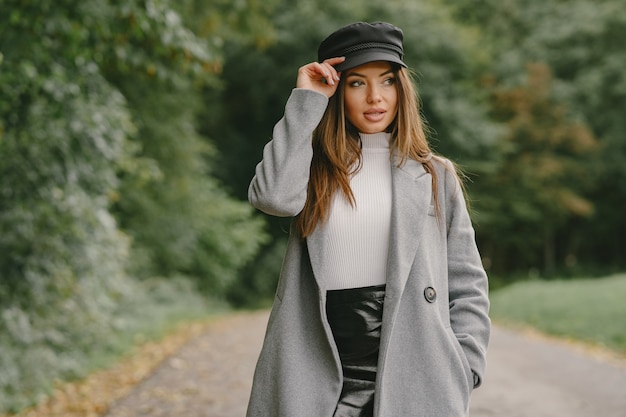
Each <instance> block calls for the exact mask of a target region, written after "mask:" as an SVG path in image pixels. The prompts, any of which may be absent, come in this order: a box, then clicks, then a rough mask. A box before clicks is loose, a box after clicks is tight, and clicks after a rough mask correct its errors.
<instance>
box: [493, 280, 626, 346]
mask: <svg viewBox="0 0 626 417" xmlns="http://www.w3.org/2000/svg"><path fill="white" fill-rule="evenodd" d="M625 293H626V275H613V276H609V277H606V278H594V279H584V280H583V279H581V280H555V281H530V282H518V283H516V284H513V285H510V286H508V287H505V288H502V289H500V290H498V291H496V292H495V293H493V294H492V295H491V316H492V317H493V318H494V319H495V320H496V321H499V322H503V323H507V324H514V325H526V326H532V327H534V328H537V329H539V330H541V331H544V332H546V333H549V334H553V335H556V336H562V337H568V338H573V339H578V340H584V341H587V342H590V343H594V344H598V345H602V346H606V347H608V348H611V349H614V350H616V351H618V352H620V353H626V325H625V324H624V321H623V320H620V319H617V318H621V317H625V316H626V304H624V300H623V294H625ZM600 323H601V325H599V324H600Z"/></svg>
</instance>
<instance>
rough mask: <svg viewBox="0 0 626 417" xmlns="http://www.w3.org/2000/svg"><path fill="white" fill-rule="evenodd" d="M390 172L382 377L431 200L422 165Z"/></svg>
mask: <svg viewBox="0 0 626 417" xmlns="http://www.w3.org/2000/svg"><path fill="white" fill-rule="evenodd" d="M392 170H393V171H392V183H393V208H392V212H391V240H390V242H389V257H388V262H387V288H386V291H385V308H384V311H383V324H382V333H381V337H380V353H379V362H378V363H379V367H380V368H379V370H380V371H381V372H380V373H381V374H382V373H383V372H382V371H383V369H384V367H385V359H386V357H387V351H388V346H389V341H390V338H391V334H392V333H393V332H392V330H393V326H394V323H395V321H396V316H397V314H398V310H399V307H400V299H401V298H402V293H403V292H404V289H405V287H406V284H407V280H408V278H409V274H410V272H411V267H412V266H413V263H414V262H415V257H416V254H417V250H418V247H419V245H420V243H421V242H422V240H423V229H424V225H425V223H426V219H427V218H428V211H429V208H430V205H431V200H432V183H431V181H432V177H431V175H430V174H428V173H427V172H426V171H425V170H424V167H423V166H422V164H421V163H419V162H417V161H414V160H411V159H409V160H408V161H407V162H406V164H405V165H404V166H402V167H401V168H398V167H397V166H395V165H394V167H393V168H392Z"/></svg>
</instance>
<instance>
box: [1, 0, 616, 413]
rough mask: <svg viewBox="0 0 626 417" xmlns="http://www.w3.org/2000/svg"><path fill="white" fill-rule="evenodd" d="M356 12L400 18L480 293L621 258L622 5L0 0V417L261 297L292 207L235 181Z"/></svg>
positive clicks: (369, 17) (246, 173)
mask: <svg viewBox="0 0 626 417" xmlns="http://www.w3.org/2000/svg"><path fill="white" fill-rule="evenodd" d="M356 20H366V21H376V20H384V21H389V22H392V23H394V24H396V25H398V26H400V27H402V28H403V29H404V33H405V53H406V56H405V58H406V61H407V63H408V64H409V65H410V66H411V67H413V68H414V69H415V70H416V73H417V76H418V77H417V78H418V89H419V91H420V95H421V98H422V101H423V108H424V116H425V118H426V119H427V121H428V123H429V125H430V128H431V130H432V137H431V142H432V143H433V145H434V148H435V149H436V150H437V152H439V153H441V154H443V155H445V156H447V157H449V158H451V159H453V160H454V161H456V162H457V163H458V164H459V165H460V166H461V167H462V168H463V169H464V171H465V172H466V174H467V176H468V182H467V189H468V193H469V196H470V199H471V207H472V215H473V218H474V221H475V226H476V231H477V240H478V244H479V247H480V249H481V253H482V255H483V260H484V264H485V267H486V268H487V270H488V272H489V274H490V276H491V280H492V287H494V288H495V287H498V286H500V285H504V284H506V283H509V282H512V281H514V280H519V279H525V278H528V277H541V278H554V277H557V276H558V277H564V276H567V277H578V276H582V275H584V276H590V275H596V274H605V273H608V272H612V271H623V270H625V269H626V257H624V256H623V248H624V247H625V245H626V233H625V232H626V217H625V216H624V215H623V211H624V210H623V207H624V206H626V170H625V169H624V168H623V167H624V165H625V164H626V137H625V136H624V132H626V117H625V116H626V115H625V113H624V112H625V110H624V109H626V72H625V71H624V64H625V63H626V49H624V47H623V44H624V41H625V40H626V9H625V8H624V7H623V4H622V1H620V0H595V1H591V0H541V1H539V0H420V1H415V0H387V1H385V2H380V3H378V4H375V3H372V2H368V1H365V0H345V1H342V2H336V1H331V0H318V1H311V0H308V1H304V0H263V1H260V0H241V1H230V0H205V1H201V0H178V1H173V0H143V1H140V0H127V1H124V2H116V1H103V0H81V1H77V0H56V1H52V0H41V1H30V0H0V412H2V411H11V410H17V409H20V408H22V407H24V406H26V405H28V404H31V403H33V402H35V401H37V400H38V399H39V398H40V397H41V395H42V394H44V393H46V392H48V391H49V390H50V389H51V387H52V384H53V382H54V381H55V380H58V379H71V378H76V377H79V376H81V375H84V374H85V373H86V372H88V371H89V370H90V369H91V368H93V367H94V366H98V363H97V360H96V363H94V358H106V357H107V355H115V354H116V353H118V352H120V351H122V350H123V349H124V348H125V346H127V345H128V344H129V343H133V341H135V340H136V336H137V334H144V333H149V332H150V331H154V329H157V328H160V327H162V326H163V325H164V324H163V323H168V322H171V321H173V320H174V321H175V320H180V319H187V318H190V317H194V316H196V315H197V316H202V315H204V314H206V312H207V311H208V310H209V309H211V308H216V307H215V306H219V305H222V304H224V303H228V304H230V305H233V306H247V307H250V306H262V305H264V304H265V303H267V302H268V300H271V298H272V295H273V292H274V288H275V284H276V278H277V274H278V270H279V268H280V263H281V257H282V253H283V251H284V246H285V242H286V238H287V230H288V222H289V219H276V218H269V217H266V216H263V215H261V214H259V213H255V212H254V211H253V210H252V208H251V207H250V206H249V205H248V204H247V202H246V201H245V200H246V195H247V186H248V183H249V181H250V179H251V178H252V175H253V172H254V166H255V164H256V163H257V162H258V161H259V159H260V157H261V150H262V147H263V145H264V144H265V143H266V142H267V141H268V140H269V138H270V135H271V131H272V126H273V125H274V124H275V123H276V121H277V120H278V119H279V118H280V117H281V115H282V112H283V109H284V107H283V106H284V103H285V101H286V99H287V97H288V95H289V93H290V91H291V89H292V88H293V86H294V85H295V77H296V71H297V68H298V67H299V66H301V65H303V64H305V63H307V62H310V61H313V60H315V59H316V49H317V45H318V44H319V42H320V41H321V40H322V39H323V38H324V37H325V36H326V35H327V34H328V33H330V32H331V31H332V30H334V29H336V28H337V27H339V26H341V25H343V24H346V23H349V22H352V21H356ZM33 363H36V364H37V366H32V364H33Z"/></svg>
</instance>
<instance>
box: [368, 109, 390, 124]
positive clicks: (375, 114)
mask: <svg viewBox="0 0 626 417" xmlns="http://www.w3.org/2000/svg"><path fill="white" fill-rule="evenodd" d="M363 117H365V118H366V119H367V120H369V121H370V122H380V121H381V120H383V119H384V117H385V111H384V110H382V109H373V110H368V111H366V112H365V113H363Z"/></svg>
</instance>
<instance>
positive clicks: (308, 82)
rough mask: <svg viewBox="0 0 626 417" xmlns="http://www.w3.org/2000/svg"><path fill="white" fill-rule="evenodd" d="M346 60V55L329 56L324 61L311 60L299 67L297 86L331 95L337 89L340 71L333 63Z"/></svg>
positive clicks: (327, 95)
mask: <svg viewBox="0 0 626 417" xmlns="http://www.w3.org/2000/svg"><path fill="white" fill-rule="evenodd" d="M343 61H345V58H344V57H337V58H329V59H327V60H325V61H324V62H321V63H320V62H311V63H309V64H306V65H304V66H302V67H300V69H298V79H297V80H296V87H298V88H306V89H308V90H313V91H317V92H318V93H322V94H324V95H325V96H326V97H331V96H332V95H333V94H335V91H337V85H338V84H339V77H340V75H341V74H340V73H338V72H337V70H335V68H334V67H333V65H337V64H340V63H342V62H343Z"/></svg>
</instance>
